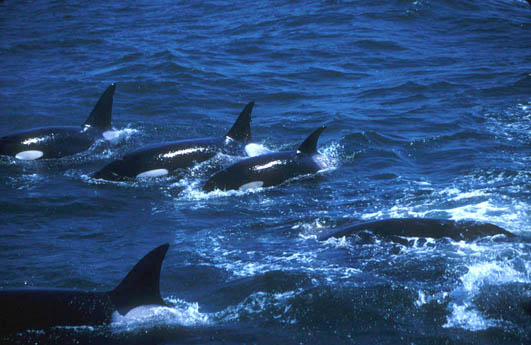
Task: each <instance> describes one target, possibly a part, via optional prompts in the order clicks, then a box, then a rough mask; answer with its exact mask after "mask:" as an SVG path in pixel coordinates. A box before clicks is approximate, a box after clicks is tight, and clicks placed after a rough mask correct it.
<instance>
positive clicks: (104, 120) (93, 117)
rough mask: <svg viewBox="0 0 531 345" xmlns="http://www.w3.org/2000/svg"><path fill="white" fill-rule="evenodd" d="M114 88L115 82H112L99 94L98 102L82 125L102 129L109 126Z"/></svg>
mask: <svg viewBox="0 0 531 345" xmlns="http://www.w3.org/2000/svg"><path fill="white" fill-rule="evenodd" d="M115 89H116V84H115V83H112V84H111V85H110V86H109V87H108V88H107V90H105V92H104V93H103V95H101V97H100V99H99V100H98V103H96V105H95V106H94V109H92V112H91V113H90V115H89V117H88V118H87V121H85V123H84V124H83V126H90V127H95V128H97V129H100V130H102V131H104V130H107V129H110V128H111V117H112V99H113V96H114V90H115Z"/></svg>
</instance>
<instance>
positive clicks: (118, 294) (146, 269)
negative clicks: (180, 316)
mask: <svg viewBox="0 0 531 345" xmlns="http://www.w3.org/2000/svg"><path fill="white" fill-rule="evenodd" d="M169 247H170V245H169V244H168V243H166V244H163V245H161V246H159V247H157V248H155V249H153V250H152V251H150V252H149V253H147V254H146V256H144V257H143V258H142V259H141V260H140V261H139V262H138V263H137V264H136V265H135V267H133V269H132V270H131V271H130V272H129V273H128V274H127V276H125V278H124V279H123V280H122V282H121V283H120V285H118V286H117V287H116V288H115V289H114V290H112V291H110V292H109V295H110V297H111V300H112V302H113V303H114V305H115V307H116V309H117V310H118V312H119V313H120V314H122V315H125V314H127V312H128V311H129V310H131V309H133V308H136V307H138V306H140V305H148V304H156V305H164V301H163V300H162V297H161V296H160V268H161V266H162V261H163V260H164V256H165V255H166V252H167V251H168V248H169Z"/></svg>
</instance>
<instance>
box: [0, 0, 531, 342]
mask: <svg viewBox="0 0 531 345" xmlns="http://www.w3.org/2000/svg"><path fill="white" fill-rule="evenodd" d="M0 31H1V32H2V34H1V37H2V39H1V40H0V55H1V59H0V61H1V62H0V65H1V67H2V68H1V69H0V103H1V104H2V106H1V107H0V136H2V135H6V134H8V133H10V132H13V131H16V130H20V129H26V128H31V127H37V126H48V125H76V124H82V123H83V122H84V121H85V119H86V117H87V116H88V114H89V112H90V110H91V109H92V107H93V105H94V103H95V102H96V100H97V98H98V97H99V95H100V94H101V93H102V92H103V90H104V89H105V88H106V87H107V86H108V85H109V84H111V83H113V82H115V83H116V84H117V88H116V93H115V96H114V107H113V128H114V131H115V132H114V133H115V136H114V138H112V139H111V140H103V139H102V140H99V141H97V142H96V143H95V144H94V145H93V146H92V147H91V148H90V149H89V150H88V151H86V152H83V153H80V154H77V155H75V156H71V157H65V158H62V159H57V160H42V161H31V162H24V161H17V160H14V159H10V158H7V157H2V158H0V231H1V235H0V236H1V241H0V287H1V288H22V287H59V288H75V289H82V290H90V291H93V290H94V291H103V290H110V289H112V288H113V287H114V286H115V285H117V284H118V283H119V281H120V280H121V278H122V277H123V276H125V274H126V273H127V272H128V271H129V270H130V269H131V267H132V266H133V265H134V264H135V263H136V262H137V260H138V259H140V258H141V257H142V256H143V255H144V254H146V253H147V252H148V251H149V250H151V249H152V248H154V247H156V246H158V245H160V244H162V243H165V242H169V243H170V245H171V247H170V250H169V252H168V254H167V256H166V259H165V261H164V264H163V267H162V274H161V292H162V295H163V297H164V299H165V301H166V302H168V303H169V305H170V307H160V308H156V309H153V310H151V311H150V312H149V313H147V314H146V313H144V314H142V316H140V317H138V318H123V319H122V318H118V319H115V320H114V321H113V323H111V324H110V325H108V326H102V327H73V328H72V327H66V328H64V327H63V328H61V327H59V328H57V329H52V330H48V331H46V332H42V331H26V332H22V333H20V334H18V335H16V336H15V337H13V338H10V339H7V340H6V339H3V341H5V342H6V343H35V342H37V343H107V344H112V343H116V344H153V343H157V344H218V343H223V344H238V343H260V344H299V343H303V344H335V343H353V344H529V342H530V341H531V317H530V316H529V315H527V314H525V313H524V312H523V310H522V309H521V308H520V307H519V306H520V304H521V303H522V302H524V301H527V300H530V299H531V221H530V219H531V182H530V181H531V39H530V37H531V9H530V6H529V4H528V3H527V2H526V1H520V0H488V1H471V0H465V1H453V0H441V1H435V0H419V1H412V0H392V1H387V2H382V1H259V2H256V3H254V2H234V1H168V0H159V1H139V2H134V3H129V2H109V1H90V2H77V1H32V2H23V1H9V0H7V1H3V2H0ZM251 100H255V102H256V105H255V108H254V111H253V120H252V125H251V127H252V134H253V143H255V144H256V145H254V147H255V148H258V149H259V150H258V151H260V150H272V151H278V150H291V149H295V148H296V147H297V146H298V145H299V144H300V143H301V142H302V140H303V139H304V138H305V137H306V136H307V135H308V134H309V133H311V132H312V131H313V130H314V129H315V128H317V127H318V126H320V125H323V124H325V125H327V129H326V130H325V132H324V133H323V134H322V136H321V138H320V141H319V152H321V153H322V154H324V155H325V156H326V157H327V158H328V164H329V167H330V169H326V171H323V172H320V173H318V174H316V175H313V176H306V177H304V178H301V179H297V180H296V181H292V182H291V183H287V184H284V185H281V186H278V187H272V188H265V189H259V190H255V191H247V192H213V193H204V192H202V190H201V185H202V184H203V183H204V182H205V181H206V179H207V178H208V177H209V174H210V173H211V171H210V169H209V166H210V164H212V162H205V163H203V164H200V165H198V166H196V167H194V168H192V169H189V170H186V171H184V172H182V174H181V175H180V176H179V177H164V178H157V179H153V180H144V181H136V182H124V183H111V182H103V181H96V180H93V179H91V178H90V174H91V173H93V172H94V171H96V170H98V169H100V168H101V167H103V166H104V165H105V164H107V163H108V162H110V161H112V160H114V159H117V158H119V157H121V156H122V155H124V154H125V153H127V152H129V151H131V150H134V149H137V148H140V147H142V146H145V145H149V144H154V143H161V142H165V141H171V140H177V139H185V138H194V137H207V136H218V135H224V134H225V133H226V132H227V131H228V129H229V128H230V126H231V125H232V123H233V122H234V120H235V119H236V116H237V115H238V114H239V112H240V110H241V109H242V107H243V106H244V105H245V104H246V103H247V102H249V101H251ZM242 158H243V157H233V156H224V155H219V156H216V157H215V158H214V160H216V162H217V163H219V162H222V164H224V165H228V164H230V163H233V162H236V161H238V160H240V159H242ZM180 177H182V178H180ZM390 217H427V218H441V219H453V220H461V219H472V220H478V221H485V222H489V223H493V224H496V225H498V226H501V227H503V228H505V229H507V230H509V231H511V232H513V233H514V234H516V235H518V237H516V238H515V239H506V238H503V237H491V238H484V239H480V240H476V241H473V242H463V241H461V242H457V241H452V240H449V239H444V240H431V239H428V240H418V239H409V241H408V242H407V243H406V244H404V243H395V242H392V241H387V240H384V239H381V238H377V237H374V238H371V239H369V240H368V239H366V238H360V237H356V236H352V237H347V238H342V239H330V240H328V241H325V242H319V241H317V239H316V235H317V234H319V233H320V232H321V231H324V230H326V229H331V228H334V227H337V226H341V225H344V224H347V223H349V222H354V221H359V220H375V219H385V218H390ZM0 312H1V311H0Z"/></svg>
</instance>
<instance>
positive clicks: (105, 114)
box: [0, 84, 116, 159]
mask: <svg viewBox="0 0 531 345" xmlns="http://www.w3.org/2000/svg"><path fill="white" fill-rule="evenodd" d="M115 90H116V84H111V85H110V86H109V87H107V89H106V90H105V91H104V92H103V94H102V95H101V96H100V98H99V99H98V101H97V102H96V105H95V106H94V108H93V109H92V111H91V112H90V114H89V116H88V118H87V120H86V121H85V123H84V124H83V125H82V126H60V127H40V128H32V129H27V130H23V131H19V132H15V133H12V134H9V135H6V136H4V137H1V138H0V155H5V156H16V155H17V154H18V153H20V152H23V151H41V152H42V153H43V155H42V157H39V158H40V159H46V158H61V157H64V156H70V155H73V154H76V153H79V152H83V151H85V150H87V149H88V148H89V147H90V146H91V145H92V144H93V143H94V141H95V140H96V139H98V138H100V137H101V134H102V133H103V132H104V131H106V130H108V129H110V128H111V118H112V104H113V97H114V91H115Z"/></svg>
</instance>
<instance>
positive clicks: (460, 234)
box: [317, 218, 515, 241]
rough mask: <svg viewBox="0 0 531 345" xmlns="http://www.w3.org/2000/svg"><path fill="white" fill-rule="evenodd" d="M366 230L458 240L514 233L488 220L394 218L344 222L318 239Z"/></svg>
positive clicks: (404, 235)
mask: <svg viewBox="0 0 531 345" xmlns="http://www.w3.org/2000/svg"><path fill="white" fill-rule="evenodd" d="M363 230H368V231H371V232H372V233H374V234H375V235H378V236H384V237H389V236H399V237H430V238H444V237H448V238H451V239H453V240H455V241H461V240H465V241H471V240H475V239H478V238H481V237H486V236H494V235H505V236H507V237H514V236H515V235H514V234H512V233H510V232H509V231H507V230H505V229H502V228H500V227H499V226H497V225H494V224H489V223H479V222H475V221H454V220H448V219H430V218H391V219H383V220H376V221H370V222H361V223H355V224H349V225H345V226H342V227H339V228H337V229H333V230H331V231H328V232H324V233H321V234H319V235H318V236H317V239H318V240H319V241H325V240H327V239H329V238H331V237H336V238H339V237H343V236H348V235H350V234H353V233H357V232H360V231H363Z"/></svg>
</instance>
